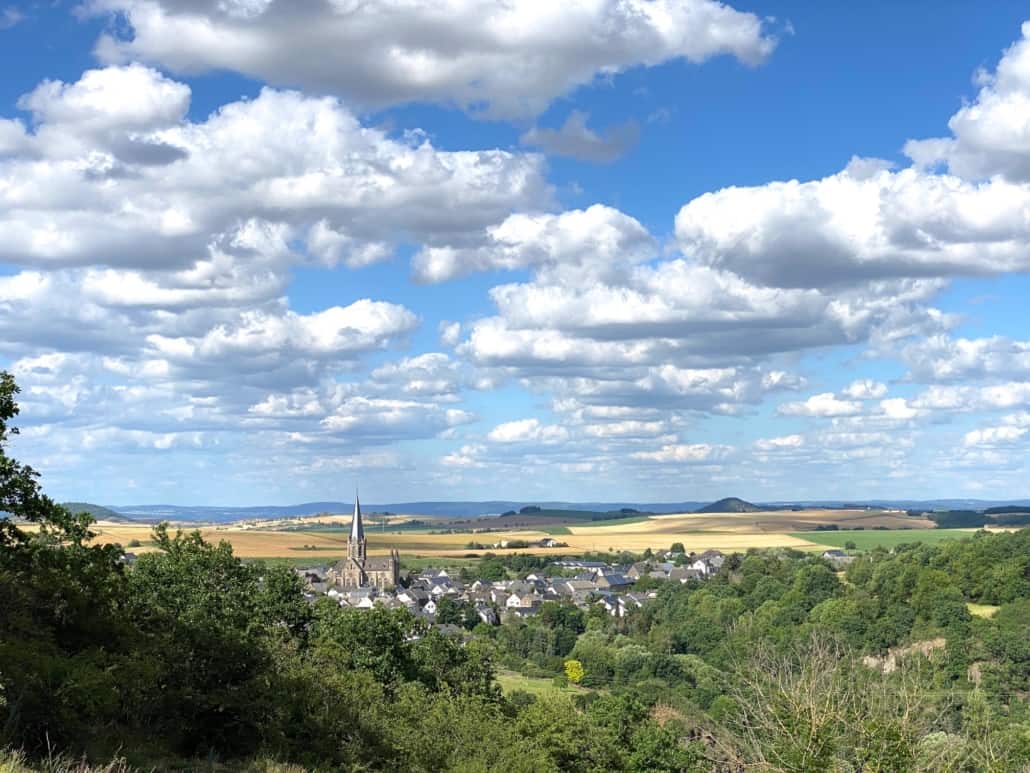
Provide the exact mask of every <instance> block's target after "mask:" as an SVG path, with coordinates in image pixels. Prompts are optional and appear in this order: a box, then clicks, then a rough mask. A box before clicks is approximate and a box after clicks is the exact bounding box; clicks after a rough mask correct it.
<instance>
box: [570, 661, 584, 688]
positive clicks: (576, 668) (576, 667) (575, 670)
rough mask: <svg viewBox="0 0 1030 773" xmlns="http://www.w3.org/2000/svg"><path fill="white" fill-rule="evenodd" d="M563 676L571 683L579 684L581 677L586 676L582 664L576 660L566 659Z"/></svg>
mask: <svg viewBox="0 0 1030 773" xmlns="http://www.w3.org/2000/svg"><path fill="white" fill-rule="evenodd" d="M565 676H566V677H567V678H568V680H569V681H570V682H572V683H573V684H579V683H580V682H582V681H583V677H584V676H586V671H584V670H583V664H582V663H580V662H579V661H578V660H566V661H565Z"/></svg>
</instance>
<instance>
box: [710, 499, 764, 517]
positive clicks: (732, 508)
mask: <svg viewBox="0 0 1030 773" xmlns="http://www.w3.org/2000/svg"><path fill="white" fill-rule="evenodd" d="M763 509H764V508H761V507H759V506H758V505H753V504H751V503H750V502H745V501H744V500H743V499H739V498H737V497H726V498H724V499H720V500H719V501H718V502H712V503H711V504H710V505H705V506H704V507H699V508H698V509H697V510H695V511H694V512H695V513H757V512H761V511H762V510H763Z"/></svg>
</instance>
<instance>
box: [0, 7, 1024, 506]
mask: <svg viewBox="0 0 1030 773" xmlns="http://www.w3.org/2000/svg"><path fill="white" fill-rule="evenodd" d="M931 8H932V12H930V9H931ZM985 9H986V6H984V5H982V4H978V3H971V2H970V3H961V2H948V3H934V4H930V5H928V4H924V3H895V2H871V3H853V4H841V3H813V2H810V1H809V0H803V1H802V0H799V1H798V2H785V1H781V2H774V1H773V0H739V1H738V2H735V3H734V5H732V6H730V5H723V4H720V3H717V2H713V1H712V0H575V2H573V1H572V0H569V2H560V3H543V2H538V1H537V0H507V2H504V3H500V2H491V1H490V0H424V1H423V2H417V1H416V0H379V1H378V2H374V3H369V2H364V0H290V1H289V2H287V1H286V0H84V2H82V1H80V0H75V2H63V3H62V2H43V0H38V2H26V3H13V4H10V3H9V4H6V5H5V4H4V0H0V367H3V368H6V369H8V370H10V371H12V372H13V373H14V374H15V376H16V378H17V380H18V382H19V384H20V385H21V387H22V395H21V404H22V415H21V417H20V424H21V427H22V434H21V435H20V436H19V437H18V438H17V441H16V443H15V446H14V453H15V454H16V455H17V456H18V457H19V458H20V459H22V460H24V461H27V462H29V463H30V464H32V465H33V466H35V467H36V468H37V469H39V470H40V471H41V472H42V473H43V476H44V478H43V481H44V486H45V488H46V490H47V491H48V492H50V493H51V494H52V495H54V496H55V497H58V498H60V499H77V500H89V501H94V502H101V503H107V504H130V503H131V504H142V503H176V504H222V505H244V504H259V503H287V502H298V501H306V500H316V499H330V498H331V499H345V498H347V497H348V496H349V494H350V492H351V491H352V490H353V486H354V485H355V484H360V486H361V488H362V492H363V494H364V496H365V498H367V499H368V500H370V501H400V500H405V499H484V498H495V497H496V498H513V499H520V500H533V499H543V498H554V499H569V500H598V499H602V500H603V499H609V500H616V499H617V500H636V501H663V500H665V501H668V500H682V499H707V498H715V497H719V496H726V495H737V496H743V497H746V498H749V499H758V500H762V499H795V498H798V499H812V498H872V497H912V498H929V497H945V496H947V497H959V496H963V497H964V496H972V497H981V498H997V499H1002V498H1013V497H1018V496H1027V495H1030V484H1028V483H1027V481H1028V480H1030V465H1028V463H1027V461H1026V459H1027V450H1028V448H1030V314H1028V312H1027V302H1028V301H1027V299H1028V297H1030V280H1028V277H1027V271H1028V270H1030V22H1026V21H1025V20H1024V18H1023V16H1024V15H1027V14H1026V7H1025V4H1024V3H1022V2H1003V1H1002V0H996V2H992V3H990V4H989V12H988V11H987V10H985Z"/></svg>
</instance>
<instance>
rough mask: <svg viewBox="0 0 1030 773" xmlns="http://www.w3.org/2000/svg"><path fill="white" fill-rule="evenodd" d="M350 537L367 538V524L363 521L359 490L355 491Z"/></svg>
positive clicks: (354, 538) (355, 538) (356, 538)
mask: <svg viewBox="0 0 1030 773" xmlns="http://www.w3.org/2000/svg"><path fill="white" fill-rule="evenodd" d="M350 538H351V539H352V540H363V539H365V526H364V525H363V524H362V523H361V502H359V501H358V492H357V491H355V492H354V516H353V517H352V518H351V521H350Z"/></svg>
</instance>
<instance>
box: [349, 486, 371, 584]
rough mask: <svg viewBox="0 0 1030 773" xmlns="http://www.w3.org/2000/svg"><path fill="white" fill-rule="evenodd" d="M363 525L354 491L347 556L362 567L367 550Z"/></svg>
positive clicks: (359, 504)
mask: <svg viewBox="0 0 1030 773" xmlns="http://www.w3.org/2000/svg"><path fill="white" fill-rule="evenodd" d="M367 544H368V543H367V541H366V539H365V525H364V524H363V523H362V522H361V502H359V501H358V492H357V491H355V492H354V515H353V517H352V518H351V522H350V536H349V537H348V538H347V558H350V559H352V560H354V561H357V562H358V563H359V564H360V565H362V567H363V566H364V564H365V556H366V550H367Z"/></svg>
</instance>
